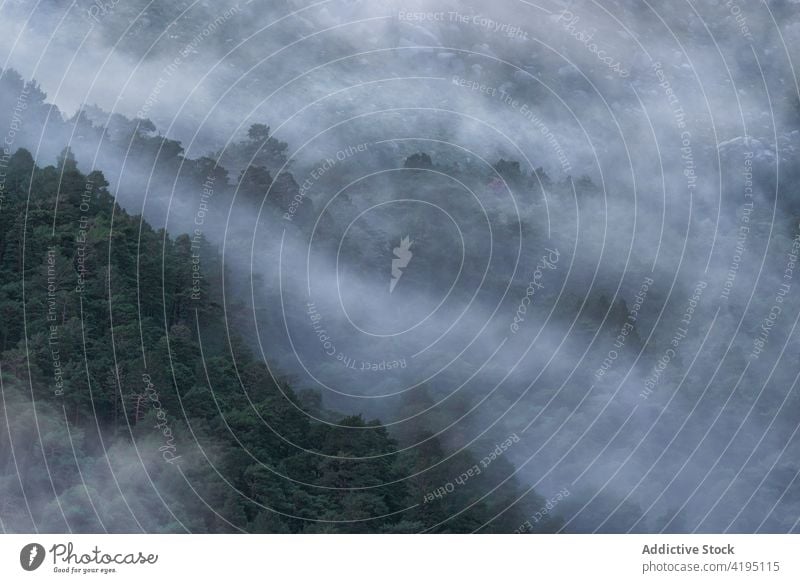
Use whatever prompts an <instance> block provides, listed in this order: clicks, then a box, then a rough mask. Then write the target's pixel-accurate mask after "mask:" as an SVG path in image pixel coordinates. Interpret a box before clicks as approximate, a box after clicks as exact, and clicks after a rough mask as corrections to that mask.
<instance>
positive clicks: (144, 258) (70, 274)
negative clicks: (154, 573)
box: [0, 126, 524, 532]
mask: <svg viewBox="0 0 800 583" xmlns="http://www.w3.org/2000/svg"><path fill="white" fill-rule="evenodd" d="M268 136H269V130H268V128H265V127H257V126H253V128H251V132H250V139H251V141H253V142H256V141H258V142H260V143H262V144H263V143H267V144H269V143H270V140H271V138H269V137H268ZM278 146H280V144H278V145H277V146H276V147H278ZM259 172H261V178H263V179H264V180H265V181H266V180H268V179H269V176H270V175H269V172H267V171H266V170H260V171H259ZM282 176H283V175H278V179H277V180H278V182H279V184H278V186H279V187H280V188H279V189H278V193H279V194H283V195H284V196H288V194H290V193H291V192H292V191H293V190H294V189H296V185H295V184H294V183H293V182H288V180H289V178H291V177H290V176H289V175H286V177H285V178H282ZM223 177H224V176H223ZM281 180H283V182H281ZM107 186H108V183H107V182H106V180H105V179H104V177H103V175H102V174H101V173H100V172H93V173H91V174H90V175H88V176H84V175H83V174H81V173H80V172H79V171H78V169H77V166H76V164H75V161H74V157H73V156H72V154H71V152H70V151H69V150H65V151H64V152H63V154H62V156H61V157H60V159H59V163H58V166H50V167H46V168H38V167H35V166H34V164H33V159H32V157H31V156H30V153H28V152H27V151H24V150H19V151H17V152H16V153H15V154H14V155H13V157H11V158H10V160H9V165H8V170H7V180H6V187H7V191H6V193H5V198H6V204H5V206H4V207H3V209H2V213H0V232H2V237H0V316H2V321H3V325H2V329H1V331H0V350H2V363H3V364H2V367H3V368H2V372H3V375H4V379H3V380H4V382H3V406H4V409H5V410H6V412H7V414H8V415H7V419H8V421H6V420H5V419H1V420H0V424H2V425H7V427H2V428H0V436H2V437H0V440H2V441H0V467H2V468H3V471H2V472H0V476H2V478H1V479H2V482H0V486H2V488H3V491H4V492H7V496H6V499H5V500H4V503H5V508H6V510H2V509H0V512H2V513H3V516H4V518H5V523H6V528H12V529H16V530H21V531H31V530H34V529H37V528H38V529H39V530H40V531H55V532H63V531H66V530H67V525H69V528H71V529H72V530H73V531H75V532H95V531H103V530H108V531H120V532H137V531H140V530H145V531H151V532H184V531H191V532H239V531H258V532H418V531H422V530H426V529H431V530H433V531H442V532H444V531H446V532H467V531H471V530H475V529H478V528H480V527H481V526H482V525H484V524H485V523H487V522H489V526H488V527H487V528H491V529H497V530H505V531H510V530H513V529H514V528H516V527H517V526H518V525H519V524H520V523H522V522H523V521H524V516H523V514H522V511H521V510H519V509H513V508H512V510H511V511H508V512H504V510H505V508H506V506H508V505H510V503H511V502H513V501H514V499H515V494H516V485H515V483H514V481H513V480H511V481H509V482H507V485H506V486H504V487H502V488H501V489H500V490H498V492H500V493H501V494H502V496H498V495H492V496H487V497H486V498H484V499H483V500H480V499H479V498H480V497H481V496H482V495H483V494H485V493H486V492H487V491H488V490H489V489H490V488H493V487H495V486H496V485H497V484H495V483H492V482H490V481H487V478H482V479H480V480H477V479H476V480H474V481H473V482H471V483H470V484H469V485H468V487H467V486H465V487H464V488H461V489H459V490H458V491H457V492H455V493H453V494H452V495H448V496H447V497H445V498H443V499H442V500H437V501H435V502H431V503H427V502H423V499H424V498H425V495H426V494H427V493H428V492H430V491H432V490H435V489H436V488H438V487H439V486H441V485H442V484H444V483H447V482H449V481H452V480H453V479H454V478H455V477H456V476H458V475H459V474H461V473H462V472H463V471H464V470H465V469H467V468H469V467H471V466H472V465H474V464H475V463H476V460H475V459H473V457H472V456H471V454H470V453H469V452H461V453H460V454H458V455H456V456H453V457H451V458H450V459H445V458H446V456H445V453H444V448H443V446H442V444H440V443H439V441H438V440H437V439H435V438H432V437H431V436H430V435H427V434H424V432H422V431H420V432H417V433H416V434H415V433H414V432H411V433H409V432H406V433H405V434H403V435H401V436H400V438H402V439H403V442H404V443H409V444H415V443H417V442H420V441H421V442H422V443H421V445H419V446H417V447H409V448H407V449H406V450H405V451H402V452H400V451H399V448H398V443H397V441H396V438H395V437H394V436H392V435H390V434H389V432H388V431H387V429H386V428H385V427H383V426H382V425H381V424H380V423H379V422H378V421H365V420H364V419H363V418H361V417H360V416H358V415H355V416H349V417H345V418H343V419H339V420H338V421H337V422H336V423H333V424H323V423H321V422H317V421H314V420H312V417H315V418H320V417H322V418H326V419H327V418H334V417H333V414H332V413H330V412H326V411H323V410H322V407H321V403H320V399H319V396H318V395H315V394H313V393H309V392H303V393H302V394H300V395H296V394H295V393H294V391H293V390H292V388H291V387H290V386H288V385H287V383H285V382H283V381H282V380H281V379H275V378H273V376H272V374H271V373H270V371H268V370H267V368H266V366H265V365H264V364H263V363H262V362H261V361H260V360H257V359H255V358H254V357H253V355H252V354H251V353H250V351H249V350H248V349H247V348H246V341H243V339H241V338H236V337H231V338H229V342H223V341H221V338H224V335H225V334H228V333H230V332H229V331H228V329H227V328H226V326H225V323H224V319H223V315H222V311H221V308H220V301H221V299H220V293H221V292H220V288H219V281H220V277H221V264H220V261H219V258H218V257H217V253H216V250H214V249H213V248H212V247H211V246H210V245H208V243H207V242H205V241H201V242H200V244H198V243H197V242H196V241H194V240H192V239H190V238H189V237H188V236H186V235H181V236H178V237H177V238H174V239H173V238H171V237H169V236H168V235H167V234H166V233H165V232H164V231H155V230H153V229H152V228H151V227H150V226H149V225H148V224H147V223H146V222H144V221H143V220H142V219H141V217H138V216H132V215H129V214H128V213H127V212H125V211H124V210H123V209H121V208H119V207H118V206H115V203H114V200H113V197H112V196H111V194H110V193H109V192H108V190H107ZM245 186H247V185H245ZM252 188H253V189H255V186H252ZM197 257H200V258H201V259H200V261H201V265H202V271H203V278H202V280H201V281H202V286H201V288H200V290H201V291H200V293H197V292H196V290H194V289H193V287H192V286H193V283H192V273H193V270H196V263H195V261H196V259H197ZM230 346H233V347H234V348H233V353H232V352H231V349H230ZM12 439H13V447H12V443H11V442H10V441H9V440H12ZM12 450H13V452H14V453H15V454H16V456H17V457H18V458H20V459H22V460H24V464H22V465H21V466H20V467H19V468H17V469H12V467H13V459H12V456H11V453H12ZM17 471H18V472H19V481H18V482H19V483H20V484H22V485H24V492H23V490H22V489H21V488H20V487H18V484H15V482H14V481H13V480H8V476H13V475H14V473H16V472H17ZM512 472H513V468H511V467H510V466H509V467H508V468H506V469H505V472H504V474H505V475H506V476H508V475H510V474H511V473H512ZM26 496H27V500H28V503H29V506H30V508H31V513H30V514H27V512H23V511H21V510H20V509H22V508H26V507H27V506H26V503H25V500H26ZM489 500H491V501H492V503H489V502H488V501H489ZM499 500H502V505H501V504H500V503H499V502H497V501H499ZM507 503H508V504H507ZM12 507H13V508H15V510H14V512H11V511H10V510H8V508H12ZM498 514H501V515H502V516H501V518H499V519H498V520H496V521H492V519H493V518H494V517H495V516H496V515H498ZM9 516H11V518H10V519H9ZM9 520H10V522H9Z"/></svg>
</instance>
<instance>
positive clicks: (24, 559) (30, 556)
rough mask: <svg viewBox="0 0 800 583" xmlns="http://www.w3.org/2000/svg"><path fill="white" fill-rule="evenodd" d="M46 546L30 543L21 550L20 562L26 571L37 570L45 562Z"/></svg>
mask: <svg viewBox="0 0 800 583" xmlns="http://www.w3.org/2000/svg"><path fill="white" fill-rule="evenodd" d="M44 555H45V552H44V547H43V546H42V545H40V544H39V543H30V544H27V545H25V546H24V547H22V550H21V551H20V552H19V564H20V565H22V568H23V569H25V570H26V571H35V570H36V569H38V568H39V567H41V566H42V563H43V562H44Z"/></svg>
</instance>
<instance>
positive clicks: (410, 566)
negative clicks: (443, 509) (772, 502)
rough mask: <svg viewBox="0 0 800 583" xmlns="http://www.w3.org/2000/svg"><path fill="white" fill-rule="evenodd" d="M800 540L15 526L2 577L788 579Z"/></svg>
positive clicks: (793, 576)
mask: <svg viewBox="0 0 800 583" xmlns="http://www.w3.org/2000/svg"><path fill="white" fill-rule="evenodd" d="M798 543H800V539H798V538H797V536H795V535H769V534H763V535H529V536H517V535H485V536H481V535H478V536H466V535H431V536H421V535H324V534H323V535H289V536H286V535H4V536H2V537H0V581H3V582H5V581H9V582H16V581H48V580H62V581H64V580H70V581H86V580H90V581H101V580H102V581H114V582H123V581H137V582H138V583H141V581H146V580H152V581H170V580H172V578H174V579H175V580H176V581H187V580H195V579H196V580H198V581H211V580H215V579H222V580H226V581H232V582H233V581H245V580H252V578H253V577H254V576H257V577H258V578H259V580H263V581H281V582H284V581H325V582H326V583H329V582H342V583H344V582H347V583H353V582H360V581H364V582H367V581H369V582H374V581H390V582H394V581H398V582H400V581H402V582H408V581H409V580H415V581H436V580H437V579H438V578H441V579H443V580H444V579H446V580H451V581H457V582H458V583H461V582H469V581H482V582H484V581H493V582H494V581H497V582H505V581H519V580H529V581H533V580H544V581H614V582H625V581H701V580H703V581H719V582H721V583H722V582H724V583H729V582H735V581H742V582H760V581H769V582H775V583H777V582H783V581H792V582H796V581H800V570H799V569H798V564H800V557H798V550H800V547H798ZM187 578H192V579H187ZM223 578H224V579H223ZM245 578H246V579H245Z"/></svg>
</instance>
